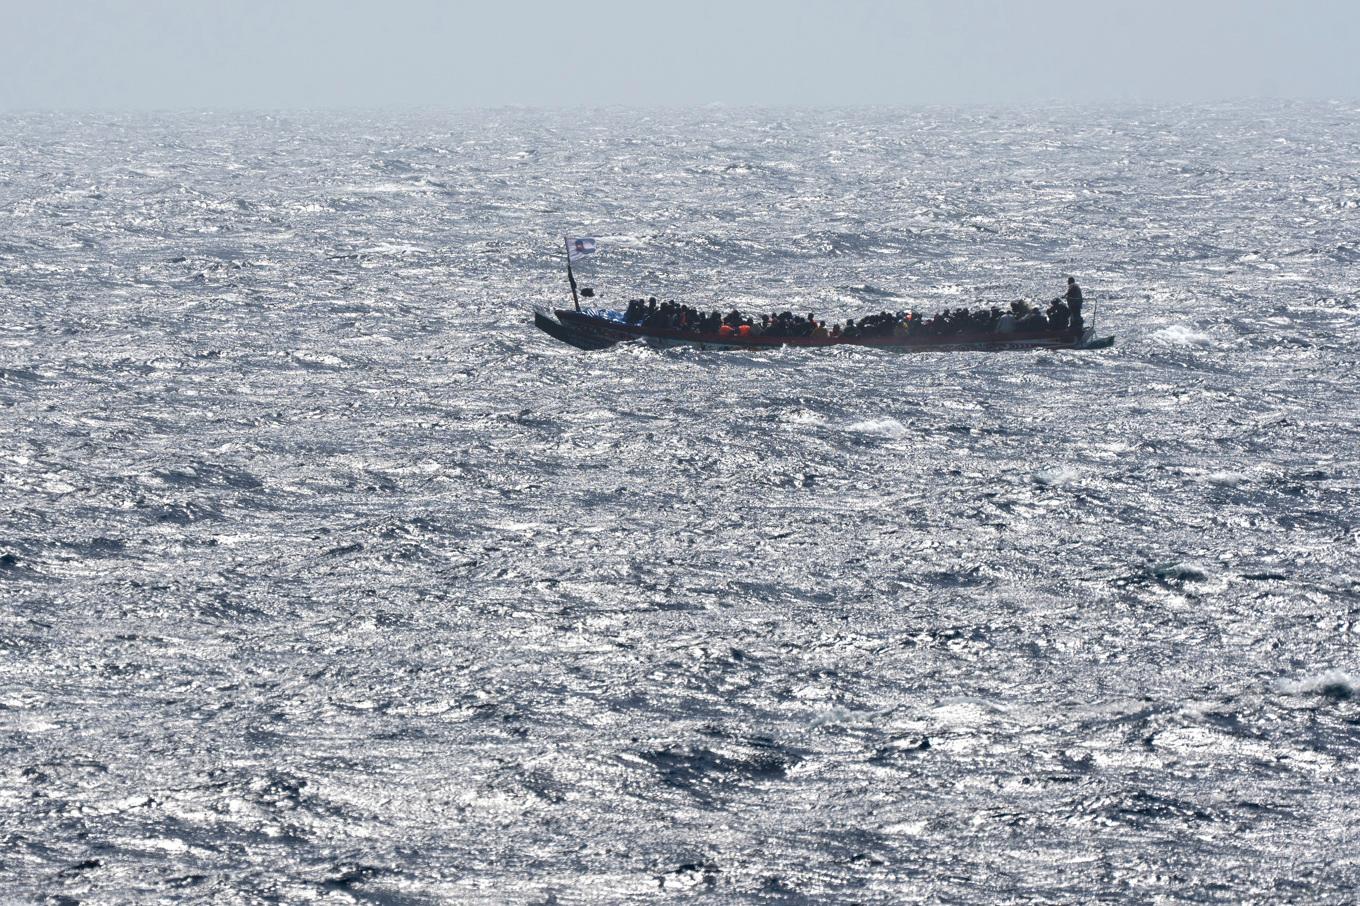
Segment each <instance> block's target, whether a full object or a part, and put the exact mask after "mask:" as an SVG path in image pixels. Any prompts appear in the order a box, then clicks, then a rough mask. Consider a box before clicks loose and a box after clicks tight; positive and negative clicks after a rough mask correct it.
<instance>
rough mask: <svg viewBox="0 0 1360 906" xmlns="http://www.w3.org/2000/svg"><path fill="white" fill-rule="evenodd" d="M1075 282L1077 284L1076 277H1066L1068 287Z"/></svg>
mask: <svg viewBox="0 0 1360 906" xmlns="http://www.w3.org/2000/svg"><path fill="white" fill-rule="evenodd" d="M1076 282H1077V278H1076V277H1068V278H1067V285H1068V286H1071V285H1072V284H1073V283H1076Z"/></svg>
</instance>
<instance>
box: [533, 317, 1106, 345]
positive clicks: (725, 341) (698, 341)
mask: <svg viewBox="0 0 1360 906" xmlns="http://www.w3.org/2000/svg"><path fill="white" fill-rule="evenodd" d="M534 326H536V327H537V328H538V329H539V330H541V331H543V332H544V333H546V334H548V335H549V336H551V337H553V338H554V339H557V340H561V341H562V342H563V343H568V344H570V345H572V346H575V347H576V348H578V349H587V350H596V349H606V348H608V347H610V346H613V345H615V344H616V343H626V342H629V341H633V340H642V341H644V342H646V343H649V344H651V345H652V346H657V347H672V346H689V347H692V348H695V349H719V350H721V349H770V348H774V347H779V346H796V347H803V346H806V347H815V348H822V347H826V346H867V347H870V348H873V349H889V350H893V351H896V352H959V351H979V352H999V351H1003V350H1009V349H1104V348H1106V347H1109V346H1112V345H1114V337H1113V336H1106V337H1099V338H1097V337H1096V336H1095V332H1094V328H1091V327H1087V328H1084V329H1082V330H1067V331H1044V332H1040V333H1011V334H984V335H977V334H974V335H953V336H943V337H937V336H915V337H895V336H887V337H745V338H740V339H738V338H735V337H719V336H717V335H715V334H696V333H691V332H689V331H680V330H659V329H655V328H647V327H643V326H641V325H638V324H627V323H625V322H623V321H621V320H617V319H616V318H611V317H608V316H606V315H605V314H603V313H598V312H596V311H593V310H586V311H574V310H572V309H569V308H565V309H564V308H559V309H556V310H554V311H552V312H551V313H549V312H548V311H547V310H546V309H535V311H534Z"/></svg>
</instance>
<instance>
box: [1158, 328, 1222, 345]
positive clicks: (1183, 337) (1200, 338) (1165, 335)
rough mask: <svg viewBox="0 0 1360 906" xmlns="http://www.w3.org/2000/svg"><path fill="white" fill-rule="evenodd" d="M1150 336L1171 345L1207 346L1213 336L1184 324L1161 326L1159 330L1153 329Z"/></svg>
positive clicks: (1211, 341)
mask: <svg viewBox="0 0 1360 906" xmlns="http://www.w3.org/2000/svg"><path fill="white" fill-rule="evenodd" d="M1152 338H1153V339H1154V340H1160V341H1161V342H1163V343H1170V344H1171V345H1172V346H1209V345H1211V344H1212V343H1213V342H1214V340H1213V337H1211V336H1209V335H1208V334H1207V333H1202V332H1200V331H1198V330H1191V329H1190V328H1189V327H1186V326H1185V325H1184V324H1173V325H1171V326H1170V327H1163V328H1162V329H1161V330H1158V331H1155V332H1154V333H1153V334H1152Z"/></svg>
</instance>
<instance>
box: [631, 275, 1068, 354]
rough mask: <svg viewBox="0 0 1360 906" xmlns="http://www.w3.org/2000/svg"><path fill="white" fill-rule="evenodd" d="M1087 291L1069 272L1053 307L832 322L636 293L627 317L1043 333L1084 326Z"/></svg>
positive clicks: (798, 327) (841, 328)
mask: <svg viewBox="0 0 1360 906" xmlns="http://www.w3.org/2000/svg"><path fill="white" fill-rule="evenodd" d="M1081 306H1082V297H1081V289H1080V288H1079V287H1078V286H1077V284H1076V281H1075V280H1073V279H1072V278H1070V277H1069V278H1068V288H1067V294H1066V296H1065V297H1060V298H1057V299H1054V300H1053V301H1052V302H1051V303H1049V305H1048V308H1047V309H1042V308H1040V307H1039V306H1037V305H1035V304H1033V303H1030V302H1027V301H1024V300H1020V301H1016V302H1012V303H1011V304H1010V307H1009V308H1008V309H1003V308H1001V307H999V306H996V305H993V306H990V307H988V308H978V309H969V308H955V309H953V310H949V309H946V310H944V311H941V312H938V313H936V314H934V315H932V316H931V317H929V318H923V317H922V316H921V313H920V312H919V311H898V312H887V311H883V312H879V313H878V314H874V315H865V316H864V317H862V318H860V319H859V320H858V321H856V320H855V319H854V318H848V319H847V320H846V322H845V324H844V325H842V324H841V323H840V322H835V323H833V324H832V325H831V326H830V327H827V326H826V322H825V321H821V320H818V319H817V316H816V315H815V314H812V313H809V314H807V315H806V316H804V315H799V314H794V313H793V312H791V311H784V312H779V313H777V314H768V315H759V316H752V315H746V314H743V313H742V312H740V311H737V310H736V309H733V310H731V311H729V312H728V313H727V314H725V315H724V314H723V313H722V312H720V311H709V312H704V311H700V310H698V309H696V308H691V307H690V306H688V305H684V304H681V303H679V302H672V301H667V302H657V301H656V298H655V297H652V298H648V299H633V300H632V301H630V302H629V303H628V308H627V310H626V311H625V312H624V320H625V321H627V322H628V323H629V324H638V325H641V326H643V327H647V328H651V329H656V330H677V331H681V332H685V333H695V334H704V335H716V336H718V337H720V338H723V339H729V338H730V339H746V338H749V337H819V338H820V337H837V338H841V337H844V338H851V337H899V338H902V337H913V336H927V337H945V336H957V335H969V336H973V335H978V334H1010V333H1041V332H1048V331H1066V330H1080V329H1081V327H1082V317H1081Z"/></svg>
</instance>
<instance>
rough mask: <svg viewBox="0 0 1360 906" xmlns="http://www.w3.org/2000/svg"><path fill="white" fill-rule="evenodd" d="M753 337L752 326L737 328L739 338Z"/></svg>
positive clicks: (745, 325) (746, 325) (744, 325)
mask: <svg viewBox="0 0 1360 906" xmlns="http://www.w3.org/2000/svg"><path fill="white" fill-rule="evenodd" d="M750 335H751V325H750V324H743V325H741V326H740V327H738V328H737V336H740V337H749V336H750Z"/></svg>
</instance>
